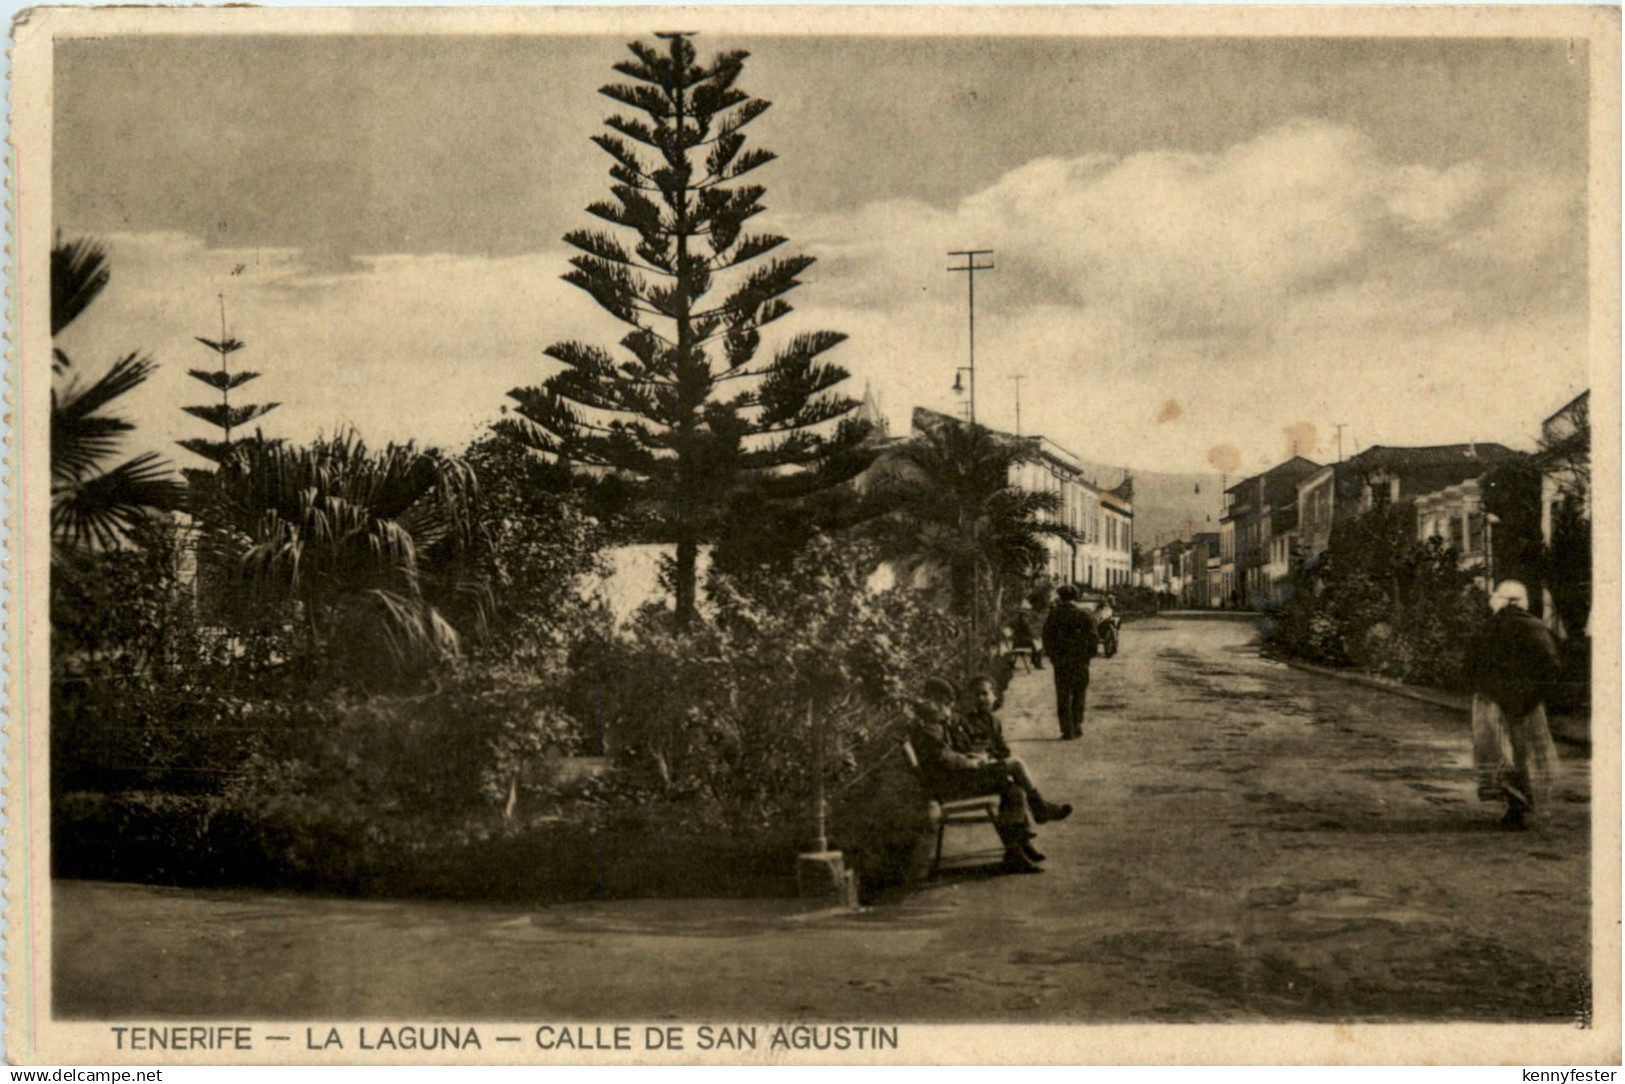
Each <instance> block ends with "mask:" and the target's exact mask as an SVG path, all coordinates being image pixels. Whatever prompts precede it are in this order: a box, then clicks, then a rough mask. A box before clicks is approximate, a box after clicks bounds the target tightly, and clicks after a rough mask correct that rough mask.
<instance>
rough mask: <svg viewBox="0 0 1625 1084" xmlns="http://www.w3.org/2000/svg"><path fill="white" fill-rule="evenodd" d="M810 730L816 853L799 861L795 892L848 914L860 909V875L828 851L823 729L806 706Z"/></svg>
mask: <svg viewBox="0 0 1625 1084" xmlns="http://www.w3.org/2000/svg"><path fill="white" fill-rule="evenodd" d="M807 727H808V729H809V730H810V731H811V732H812V737H813V776H814V778H813V803H814V805H813V824H814V826H815V827H814V830H815V832H816V833H817V842H816V843H815V844H814V848H815V849H814V850H812V851H811V852H809V853H806V854H802V855H799V856H797V858H796V889H797V893H798V894H799V895H800V897H801V898H802V900H803V901H806V902H807V903H809V904H822V905H823V906H824V907H829V908H842V909H845V910H849V911H856V910H857V909H858V884H857V874H856V872H855V871H853V870H849V869H847V868H846V859H845V857H844V856H843V855H842V854H841V852H840V851H832V850H830V849H829V820H828V804H827V803H826V802H825V800H824V726H823V722H822V721H821V720H820V719H819V718H818V717H817V716H815V715H814V713H813V706H812V701H810V700H809V701H808V702H807Z"/></svg>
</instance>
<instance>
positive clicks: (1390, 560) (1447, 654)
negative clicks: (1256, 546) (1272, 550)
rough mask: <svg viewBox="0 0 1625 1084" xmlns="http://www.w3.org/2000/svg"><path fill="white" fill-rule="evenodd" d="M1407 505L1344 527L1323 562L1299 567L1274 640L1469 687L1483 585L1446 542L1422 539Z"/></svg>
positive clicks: (1323, 657) (1298, 650) (1405, 675)
mask: <svg viewBox="0 0 1625 1084" xmlns="http://www.w3.org/2000/svg"><path fill="white" fill-rule="evenodd" d="M1414 530H1415V528H1414V517H1413V515H1412V513H1411V510H1410V508H1409V506H1406V505H1400V506H1396V507H1394V508H1391V509H1387V510H1380V511H1375V512H1370V513H1367V514H1365V515H1363V516H1357V517H1355V518H1354V519H1352V520H1350V521H1348V522H1347V523H1344V524H1340V525H1339V526H1338V528H1337V529H1336V530H1335V531H1334V532H1333V534H1332V539H1331V542H1330V545H1329V546H1328V548H1327V551H1326V552H1325V553H1324V554H1321V555H1320V556H1319V558H1318V559H1317V561H1316V563H1315V565H1314V567H1313V568H1302V567H1300V568H1299V569H1297V570H1295V572H1294V577H1293V588H1294V589H1293V592H1292V597H1291V599H1290V600H1289V601H1288V602H1287V603H1286V605H1285V606H1284V607H1283V608H1282V609H1281V611H1280V613H1279V614H1278V615H1277V623H1276V628H1275V636H1274V639H1273V640H1272V644H1271V646H1272V647H1274V648H1276V649H1279V650H1282V651H1285V652H1287V653H1288V654H1293V655H1297V656H1298V657H1300V658H1304V659H1307V660H1309V661H1312V662H1317V663H1323V664H1326V665H1331V666H1345V665H1352V666H1358V667H1360V668H1362V669H1366V670H1370V671H1372V672H1373V673H1378V674H1382V675H1384V676H1387V677H1392V678H1396V679H1398V680H1402V681H1411V682H1418V683H1422V684H1429V685H1438V686H1443V687H1447V688H1457V687H1461V686H1462V685H1463V684H1464V683H1465V681H1466V660H1467V651H1468V648H1469V645H1470V644H1471V642H1472V639H1473V636H1474V635H1475V634H1476V633H1477V631H1478V629H1479V628H1480V627H1481V626H1482V623H1483V621H1484V620H1485V619H1486V618H1487V617H1488V615H1489V609H1488V605H1487V602H1486V600H1485V598H1484V595H1483V592H1482V591H1480V590H1478V589H1477V588H1475V587H1473V586H1472V583H1471V577H1470V575H1469V574H1467V573H1464V572H1462V571H1461V570H1460V569H1459V568H1458V567H1457V565H1458V562H1457V554H1456V552H1455V551H1454V550H1452V549H1449V548H1448V547H1446V546H1445V545H1444V544H1443V543H1442V542H1441V541H1440V540H1438V539H1433V540H1431V541H1429V542H1425V543H1420V542H1417V541H1416V540H1415V537H1414Z"/></svg>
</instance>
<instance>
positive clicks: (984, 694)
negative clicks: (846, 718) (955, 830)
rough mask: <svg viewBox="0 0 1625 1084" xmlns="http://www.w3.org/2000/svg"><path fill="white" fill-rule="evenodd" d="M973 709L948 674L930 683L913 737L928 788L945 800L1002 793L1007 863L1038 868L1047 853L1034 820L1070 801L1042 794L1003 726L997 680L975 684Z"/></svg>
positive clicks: (1066, 810)
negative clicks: (964, 704) (962, 705)
mask: <svg viewBox="0 0 1625 1084" xmlns="http://www.w3.org/2000/svg"><path fill="white" fill-rule="evenodd" d="M973 689H974V691H975V699H974V702H973V705H974V706H973V707H972V709H971V711H970V712H969V713H967V714H965V715H960V714H959V713H958V712H956V711H955V710H954V704H955V701H957V700H958V699H959V697H958V691H957V690H956V689H955V688H954V686H953V683H952V682H950V681H948V680H947V679H946V678H940V677H937V678H931V679H930V680H928V681H927V682H926V683H925V689H924V694H925V695H924V699H923V700H921V701H919V702H917V704H916V710H915V726H914V734H913V743H914V746H915V749H916V751H917V753H918V755H919V759H920V773H921V777H922V781H923V782H924V784H925V787H926V790H927V791H928V792H929V793H930V795H931V797H932V798H933V799H935V800H936V801H939V802H952V801H957V800H960V799H963V798H975V797H978V796H980V795H984V794H996V795H998V796H999V814H998V818H997V820H996V822H995V826H996V828H997V829H998V833H999V839H1000V840H1001V841H1002V842H1003V843H1004V866H1003V868H1004V869H1005V870H1006V871H1007V872H1010V873H1038V872H1040V870H1039V866H1038V863H1039V862H1042V861H1043V860H1044V856H1043V855H1042V854H1040V853H1039V852H1038V850H1037V849H1036V848H1035V847H1034V846H1033V844H1032V840H1033V838H1034V835H1035V833H1034V832H1033V830H1032V825H1033V823H1034V822H1036V823H1038V824H1043V823H1045V822H1046V821H1052V820H1055V821H1058V820H1063V819H1064V818H1066V817H1067V816H1069V815H1070V814H1071V813H1072V807H1071V806H1070V805H1054V804H1052V803H1050V802H1047V801H1045V800H1044V798H1043V796H1042V795H1040V794H1039V792H1038V787H1037V786H1036V785H1035V784H1034V782H1033V779H1032V776H1031V774H1030V773H1029V772H1028V771H1027V767H1026V765H1025V764H1023V763H1022V762H1021V761H1020V760H1018V759H1016V758H1015V757H1012V756H1010V748H1009V746H1008V745H1006V744H1005V741H1004V734H1003V731H1002V728H1000V726H999V722H998V719H997V718H996V717H995V716H994V715H993V705H994V703H995V696H996V694H995V692H994V688H993V683H992V681H990V680H988V679H985V678H979V679H977V680H976V682H975V684H974V685H973Z"/></svg>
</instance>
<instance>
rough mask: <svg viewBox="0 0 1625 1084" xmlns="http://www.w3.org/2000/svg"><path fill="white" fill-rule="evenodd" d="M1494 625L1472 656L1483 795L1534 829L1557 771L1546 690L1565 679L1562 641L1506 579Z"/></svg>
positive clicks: (1498, 592)
mask: <svg viewBox="0 0 1625 1084" xmlns="http://www.w3.org/2000/svg"><path fill="white" fill-rule="evenodd" d="M1490 610H1491V612H1492V615H1493V616H1491V618H1490V621H1489V624H1488V625H1486V626H1485V628H1484V631H1483V632H1482V633H1481V634H1480V635H1479V636H1478V638H1477V639H1476V640H1475V641H1474V644H1473V649H1472V653H1471V656H1470V657H1469V659H1468V669H1469V674H1470V676H1471V677H1472V681H1473V761H1474V765H1475V767H1476V768H1477V769H1478V796H1479V798H1481V799H1482V800H1484V801H1486V802H1505V803H1506V814H1505V816H1503V817H1502V818H1501V824H1502V825H1503V826H1505V827H1507V828H1511V829H1521V828H1524V827H1526V823H1525V822H1526V819H1527V818H1528V816H1529V815H1530V814H1532V813H1534V812H1535V811H1536V810H1538V809H1539V808H1541V807H1542V806H1543V805H1544V804H1545V802H1546V800H1547V797H1548V796H1549V795H1550V793H1551V790H1552V785H1553V782H1554V780H1555V778H1556V772H1557V748H1556V746H1554V745H1553V744H1552V732H1551V728H1550V726H1549V725H1548V724H1547V721H1546V706H1545V700H1546V693H1547V690H1548V689H1549V688H1550V687H1551V685H1552V683H1553V682H1554V681H1556V680H1557V675H1558V671H1559V663H1558V655H1557V644H1556V643H1555V642H1554V641H1553V639H1552V634H1551V633H1550V632H1549V631H1547V628H1546V626H1545V625H1544V624H1542V623H1541V621H1540V619H1539V618H1537V617H1535V616H1534V615H1533V614H1531V613H1530V612H1529V591H1528V589H1527V588H1525V587H1524V585H1523V584H1521V583H1519V582H1518V581H1517V580H1503V581H1502V582H1501V583H1500V584H1499V585H1497V586H1496V588H1495V592H1494V593H1493V594H1492V595H1491V596H1490Z"/></svg>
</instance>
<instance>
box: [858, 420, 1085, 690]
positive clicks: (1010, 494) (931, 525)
mask: <svg viewBox="0 0 1625 1084" xmlns="http://www.w3.org/2000/svg"><path fill="white" fill-rule="evenodd" d="M1036 454H1037V451H1036V447H1035V445H1033V444H1032V443H1031V442H1029V441H1022V440H1019V439H1016V440H1011V439H1007V438H1000V437H998V436H996V435H995V434H994V433H993V432H991V431H990V430H988V429H986V428H984V427H982V426H979V425H965V424H961V423H959V422H955V421H948V422H944V423H943V424H941V425H939V426H936V427H933V428H931V429H929V430H926V431H925V432H923V433H921V434H920V435H919V436H917V437H915V438H914V439H913V440H912V441H910V442H909V443H907V444H905V445H903V446H902V447H901V448H899V449H898V450H897V452H896V453H895V455H894V456H893V457H892V459H891V462H890V464H889V465H888V466H887V468H886V470H885V473H884V474H883V476H882V477H881V479H880V480H879V482H878V484H877V486H876V491H877V496H878V497H879V499H880V500H881V501H883V502H885V503H886V504H887V505H888V506H889V507H890V508H891V512H890V515H888V516H887V517H886V519H885V520H883V521H882V528H881V535H882V546H883V553H884V554H885V555H886V556H887V557H889V558H890V559H891V560H892V561H893V562H895V564H896V565H897V568H898V570H899V571H900V572H903V573H905V574H909V575H912V574H913V573H915V572H918V571H920V570H922V569H924V570H931V571H935V572H937V573H940V574H942V575H945V576H946V578H947V582H948V585H949V588H950V590H951V592H952V596H953V600H954V605H955V608H956V609H957V610H958V611H959V612H960V613H963V614H966V615H968V616H969V617H970V619H971V622H972V625H971V636H972V640H973V643H975V642H977V641H976V636H977V632H976V630H977V629H978V628H982V627H987V626H986V624H985V623H984V619H985V617H986V616H987V615H988V614H996V613H997V612H998V611H999V605H1000V603H999V599H1000V597H1001V595H1002V589H1003V586H1004V584H1005V583H1007V582H1009V581H1010V580H1013V579H1014V580H1022V581H1024V580H1026V579H1027V578H1028V577H1029V576H1031V575H1032V574H1033V573H1035V572H1037V571H1039V570H1040V569H1042V568H1043V566H1044V563H1045V560H1046V557H1047V553H1046V550H1045V547H1044V539H1045V538H1046V537H1052V538H1060V539H1063V540H1067V541H1070V540H1072V538H1073V533H1072V531H1071V529H1070V528H1068V527H1067V526H1066V525H1065V524H1063V523H1060V522H1058V521H1056V520H1053V519H1048V518H1046V517H1047V516H1050V515H1053V514H1054V513H1056V512H1058V511H1059V510H1060V507H1061V498H1060V495H1059V494H1057V493H1034V492H1030V491H1028V490H1024V489H1021V488H1020V487H1018V486H1015V485H1013V484H1011V480H1010V478H1011V472H1012V469H1013V468H1015V467H1017V466H1020V465H1021V464H1023V463H1026V462H1030V461H1031V460H1032V459H1033V458H1034V457H1035V456H1036ZM977 650H978V649H977V648H973V655H974V654H975V653H976V651H977ZM973 661H974V660H973Z"/></svg>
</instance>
